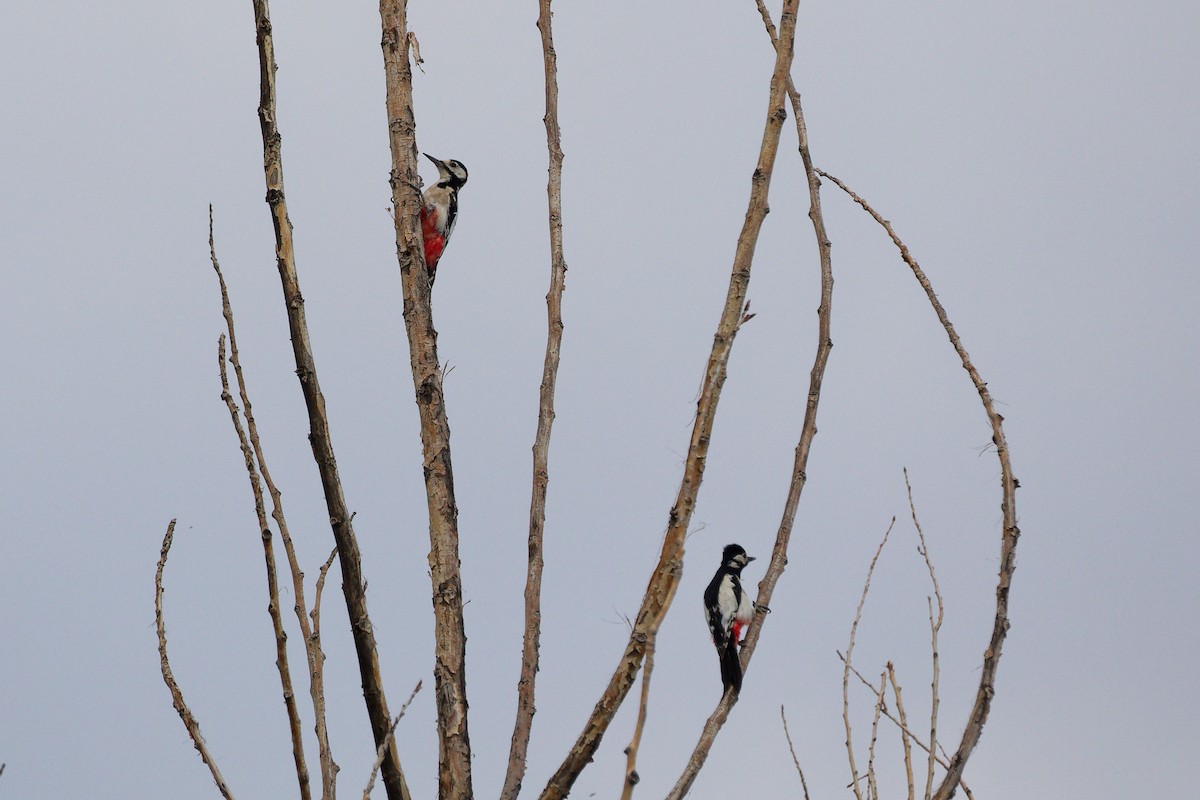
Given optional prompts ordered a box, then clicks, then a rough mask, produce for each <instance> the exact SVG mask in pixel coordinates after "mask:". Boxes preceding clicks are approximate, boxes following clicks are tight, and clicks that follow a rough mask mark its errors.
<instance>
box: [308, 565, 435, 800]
mask: <svg viewBox="0 0 1200 800" xmlns="http://www.w3.org/2000/svg"><path fill="white" fill-rule="evenodd" d="M325 563H326V564H329V563H331V562H330V561H327V562H325ZM419 691H421V681H417V685H416V686H414V687H413V690H412V694H410V695H409V696H408V700H406V701H405V702H404V705H402V706H400V713H399V714H397V715H396V718H395V719H394V720H392V724H391V725H390V726H388V738H387V741H385V742H384V743H383V744H381V745H379V749H378V750H377V751H376V752H375V763H374V764H373V765H372V766H371V777H370V778H368V779H367V788H365V789H363V800H371V790H372V789H374V788H375V776H377V775H378V774H379V767H380V765H382V764H383V759H384V758H385V757H386V756H387V748H388V743H389V742H391V740H392V739H393V738H394V737H395V735H396V726H397V725H399V724H400V720H402V719H404V712H405V711H408V707H409V706H410V705H412V701H413V698H415V697H416V696H417V692H419Z"/></svg>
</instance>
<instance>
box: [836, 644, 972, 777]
mask: <svg viewBox="0 0 1200 800" xmlns="http://www.w3.org/2000/svg"><path fill="white" fill-rule="evenodd" d="M838 658H840V659H841V660H842V663H843V664H844V663H845V662H846V657H845V656H843V655H842V654H841V653H838ZM850 671H851V672H853V673H854V676H855V677H856V678H858V680H859V683H861V684H862V685H863V686H865V687H867V688H868V689H870V690H871V693H872V694H876V689H875V686H874V685H873V684H872V683H871V682H870V681H869V680H867V679H866V678H865V677H863V674H862V673H861V672H859V671H858V669H856V668H855V667H851V668H850ZM877 699H878V698H877ZM899 705H900V704H899V702H897V712H899ZM883 716H885V717H887V718H888V719H889V720H891V722H892V724H893V725H895V726H896V727H897V728H898V729H899V730H900V733H901V735H902V736H903V737H904V738H906V739H908V740H911V741H912V742H913V744H915V745H916V746H917V747H919V748H921V749H922V750H924V751H925V752H926V753H928V752H929V746H928V745H927V744H925V742H923V741H922V740H921V737H919V736H917V735H916V734H915V733H913V732H912V731H911V730H909V729H908V726H907V724H906V723H905V722H902V721H901V720H899V719H897V718H896V717H895V716H893V715H892V713H891V712H890V711H888V709H887V706H886V705H884V707H883ZM939 749H940V745H939ZM937 763H938V764H939V765H940V766H941V767H942V768H943V769H944V768H946V767H949V766H950V762H949V761H947V760H946V759H944V758H942V757H941V756H938V759H937ZM910 782H911V781H910ZM958 785H959V786H960V787H962V790H963V794H965V795H966V796H967V800H972V798H973V797H974V795H972V794H971V790H970V789H969V788H967V784H966V782H965V781H963V780H962V779H959V781H958Z"/></svg>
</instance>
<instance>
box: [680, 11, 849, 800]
mask: <svg viewBox="0 0 1200 800" xmlns="http://www.w3.org/2000/svg"><path fill="white" fill-rule="evenodd" d="M759 11H760V13H761V14H762V17H763V23H764V25H765V27H766V30H767V34H768V36H770V38H771V46H772V47H774V48H775V52H776V57H777V59H778V58H781V57H782V55H783V52H784V51H787V50H791V49H792V47H793V46H794V39H795V25H796V19H795V11H796V8H795V5H789V4H787V3H785V4H784V7H783V13H782V16H781V19H780V23H781V26H782V31H783V34H782V36H781V35H780V34H779V33H778V32H777V31H776V29H775V25H774V23H772V21H771V16H770V14H769V13H768V12H767V9H766V6H764V5H763V4H762V3H761V2H760V3H759ZM781 42H783V43H785V44H786V47H783V48H781V46H780V43H781ZM772 86H774V84H772ZM783 88H785V89H786V93H787V96H788V99H789V101H790V102H791V105H792V114H793V117H794V118H795V122H796V137H797V143H798V147H799V150H800V158H801V160H802V161H803V163H804V172H805V177H806V179H807V182H808V195H809V211H808V216H809V219H810V220H811V222H812V226H813V232H814V233H815V234H816V240H817V252H818V255H819V258H820V269H821V303H820V305H819V306H818V307H817V347H816V352H815V355H814V356H813V365H812V369H811V370H810V371H809V381H808V397H807V403H806V405H805V410H804V423H803V425H802V426H801V429H800V440H799V442H798V443H797V445H796V457H795V461H794V463H793V465H792V477H791V481H790V483H789V485H788V494H787V499H786V500H785V501H784V506H783V516H782V518H781V520H780V522H779V529H778V531H777V532H776V534H775V546H774V548H773V549H772V551H771V562H770V564H769V565H768V566H767V571H766V574H765V575H764V576H763V579H762V580H761V581H760V582H759V584H758V595H757V599H758V603H759V604H760V605H762V606H769V605H770V602H771V596H772V594H773V593H774V591H775V585H776V584H777V583H778V582H779V578H780V577H781V576H782V575H783V570H784V568H785V567H786V566H787V552H788V545H789V544H790V543H791V538H792V529H793V527H794V524H795V520H796V511H797V509H798V508H799V505H800V496H801V494H802V493H803V492H804V485H805V483H806V482H807V480H808V473H807V469H808V455H809V452H810V451H811V449H812V442H813V439H814V437H815V436H816V435H817V409H818V407H819V405H820V402H821V385H822V383H823V382H824V379H825V367H826V366H827V365H828V363H829V353H830V351H831V350H832V349H833V339H832V338H830V314H831V311H832V307H833V266H832V257H831V245H830V242H829V237H828V236H827V235H826V232H825V218H824V215H823V214H822V211H821V181H820V179H819V178H818V177H817V174H816V171H815V169H814V167H813V162H812V155H811V152H810V150H809V145H808V127H807V126H806V124H805V121H804V110H803V109H802V108H801V106H800V95H799V93H797V92H796V90H795V87H794V86H793V85H792V79H791V72H790V66H789V69H788V70H787V71H786V72H785V73H784V74H783ZM765 620H766V616H765V615H763V614H758V615H756V616H755V618H754V621H753V622H751V624H750V629H749V631H748V632H747V634H746V640H745V644H744V645H743V646H742V648H741V655H740V657H741V661H742V672H743V674H745V672H746V670H747V669H748V668H749V665H750V659H751V658H752V657H753V656H754V650H755V648H756V647H757V646H758V638H759V636H760V635H761V633H762V626H763V624H764V623H765ZM736 702H737V695H735V694H732V693H726V694H725V695H724V696H722V697H721V700H720V702H718V703H717V707H716V709H715V710H714V711H713V713H712V714H711V715H709V718H708V720H707V721H706V722H705V724H704V728H703V730H702V731H701V734H700V740H699V741H698V742H697V743H696V747H695V749H694V750H693V751H692V756H691V758H689V759H688V763H687V766H686V767H685V768H684V772H683V774H682V775H681V776H680V778H679V780H678V781H677V782H676V784H675V787H674V789H672V791H671V793H670V794H669V795H668V798H671V799H672V800H674V798H682V797H683V796H684V795H686V794H687V792H688V790H689V789H690V788H691V785H692V782H693V781H694V780H695V778H696V775H697V774H698V773H699V771H700V768H701V767H702V766H703V765H704V761H705V760H706V759H707V758H708V752H709V750H710V749H711V748H712V745H713V742H714V741H716V737H717V733H718V732H720V730H721V727H722V726H723V725H724V724H725V721H726V720H727V719H728V718H729V712H730V710H731V709H732V708H733V705H734V703H736Z"/></svg>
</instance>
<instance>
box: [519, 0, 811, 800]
mask: <svg viewBox="0 0 1200 800" xmlns="http://www.w3.org/2000/svg"><path fill="white" fill-rule="evenodd" d="M798 1H799V0H785V2H784V18H783V19H784V25H783V30H784V35H783V37H782V40H783V41H784V42H785V43H786V46H783V47H779V48H777V54H776V60H775V69H774V72H773V74H772V78H771V91H770V99H769V101H768V106H767V119H766V123H765V126H764V130H763V137H762V144H761V146H760V148H759V155H758V163H757V165H756V167H755V170H754V173H753V176H752V179H751V192H750V200H749V204H748V207H747V210H746V218H745V221H744V223H743V226H742V231H741V234H740V235H739V237H738V243H737V249H736V250H735V254H734V260H733V267H732V270H731V275H730V282H729V291H728V293H727V295H726V298H725V307H724V309H723V311H722V314H721V320H720V323H719V324H718V326H717V332H716V335H715V336H714V337H713V346H712V352H711V353H710V355H709V359H708V364H707V366H706V368H705V372H704V383H703V390H702V391H701V393H700V398H699V400H698V402H697V404H696V418H695V422H694V425H693V428H692V436H691V441H690V443H689V446H688V454H687V459H686V461H685V463H684V472H683V479H682V480H681V482H680V486H679V493H678V495H677V496H676V500H675V505H674V506H673V507H672V509H671V513H670V516H669V518H668V523H667V531H666V534H665V536H664V537H663V545H662V552H661V554H660V555H659V560H658V563H657V565H656V566H655V569H654V572H653V574H652V575H651V577H650V581H649V584H648V585H647V587H646V593H645V595H644V596H643V599H642V605H641V607H640V609H639V610H638V614H637V617H636V619H635V623H634V626H633V631H632V633H631V635H630V638H629V642H628V644H627V645H626V647H625V652H624V653H623V654H622V657H621V660H620V662H619V663H618V665H617V668H616V670H615V671H614V673H613V676H612V679H611V680H610V681H609V684H608V687H607V688H606V689H605V691H604V693H603V694H602V695H601V697H600V700H599V701H598V702H597V703H596V706H595V708H594V709H593V710H592V714H591V716H590V717H589V719H588V721H587V723H586V725H585V726H584V729H583V732H582V733H580V735H579V738H578V739H577V740H576V742H575V745H574V747H572V748H571V752H570V753H568V755H567V757H566V759H565V760H564V761H563V763H562V764H561V766H560V767H559V768H558V770H557V771H556V772H555V774H554V775H553V776H552V777H551V778H550V781H549V782H548V784H547V785H546V788H545V789H544V790H543V792H542V795H541V798H542V800H559V799H560V798H563V797H566V796H567V794H568V793H569V792H570V790H571V786H572V784H573V783H574V782H575V779H576V778H577V777H578V776H579V773H580V772H581V771H582V770H583V768H584V767H585V766H586V765H587V764H588V763H589V762H590V761H591V759H592V756H593V755H594V754H595V752H596V749H597V748H598V747H599V746H600V740H601V738H602V737H603V736H604V733H605V731H607V729H608V725H609V723H610V722H611V721H612V718H613V715H615V714H616V712H617V709H618V708H619V707H620V705H621V703H622V702H623V701H624V699H625V697H626V695H627V694H628V692H629V689H630V687H631V686H632V685H633V681H634V678H635V676H636V674H637V671H638V669H639V667H640V665H641V662H642V658H643V657H644V655H645V652H646V643H647V632H648V631H649V629H650V628H651V627H652V626H654V625H657V624H661V620H662V618H663V616H664V615H665V614H666V612H667V610H668V609H669V608H670V602H671V599H672V598H673V596H674V591H675V587H676V585H677V583H678V581H679V580H680V578H681V576H682V574H683V553H684V543H685V539H686V536H687V530H688V526H689V525H690V523H691V518H692V512H693V510H694V508H695V504H696V498H697V496H698V494H699V491H700V483H701V481H702V480H703V477H704V467H705V462H706V459H707V456H708V447H709V441H710V439H711V437H712V430H713V421H714V419H715V416H716V410H717V404H718V402H719V400H720V397H721V389H722V387H723V386H724V383H725V377H726V370H727V367H728V363H729V356H730V352H731V351H732V348H733V341H734V338H735V337H736V335H737V332H738V330H739V329H740V327H741V325H742V324H743V323H744V322H745V321H746V320H747V319H748V316H749V312H748V309H747V308H746V292H747V289H748V287H749V282H750V269H751V265H752V263H753V260H754V249H755V245H756V244H757V242H758V233H759V230H760V229H761V228H762V223H763V220H764V218H765V217H766V214H767V196H768V194H769V190H770V184H771V175H772V172H773V171H774V167H775V156H776V153H777V151H778V148H779V137H780V131H781V130H782V127H783V121H784V120H785V119H786V118H787V112H786V110H785V109H784V107H783V97H784V86H785V84H786V78H787V74H788V70H789V69H790V67H791V63H792V54H793V49H794V48H793V44H794V42H793V40H794V35H795V28H796V6H797V5H798ZM722 702H724V701H722ZM698 768H699V767H698V766H697V767H696V769H698ZM693 778H694V772H693ZM686 783H687V784H688V785H690V783H691V779H688V780H686ZM684 791H686V789H685V790H684Z"/></svg>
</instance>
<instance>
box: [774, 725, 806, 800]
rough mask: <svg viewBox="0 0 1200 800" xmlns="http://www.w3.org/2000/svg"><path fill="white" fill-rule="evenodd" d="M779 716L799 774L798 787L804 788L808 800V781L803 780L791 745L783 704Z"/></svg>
mask: <svg viewBox="0 0 1200 800" xmlns="http://www.w3.org/2000/svg"><path fill="white" fill-rule="evenodd" d="M779 718H780V719H782V720H783V735H784V736H785V737H786V738H787V743H788V752H790V753H791V754H792V763H793V764H795V765H796V772H797V773H798V774H799V775H800V788H802V789H803V790H804V800H808V781H806V780H804V770H802V769H800V759H798V758H796V748H795V747H793V746H792V734H791V733H790V732H789V731H788V724H787V716H786V715H785V714H784V713H783V706H780V707H779Z"/></svg>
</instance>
